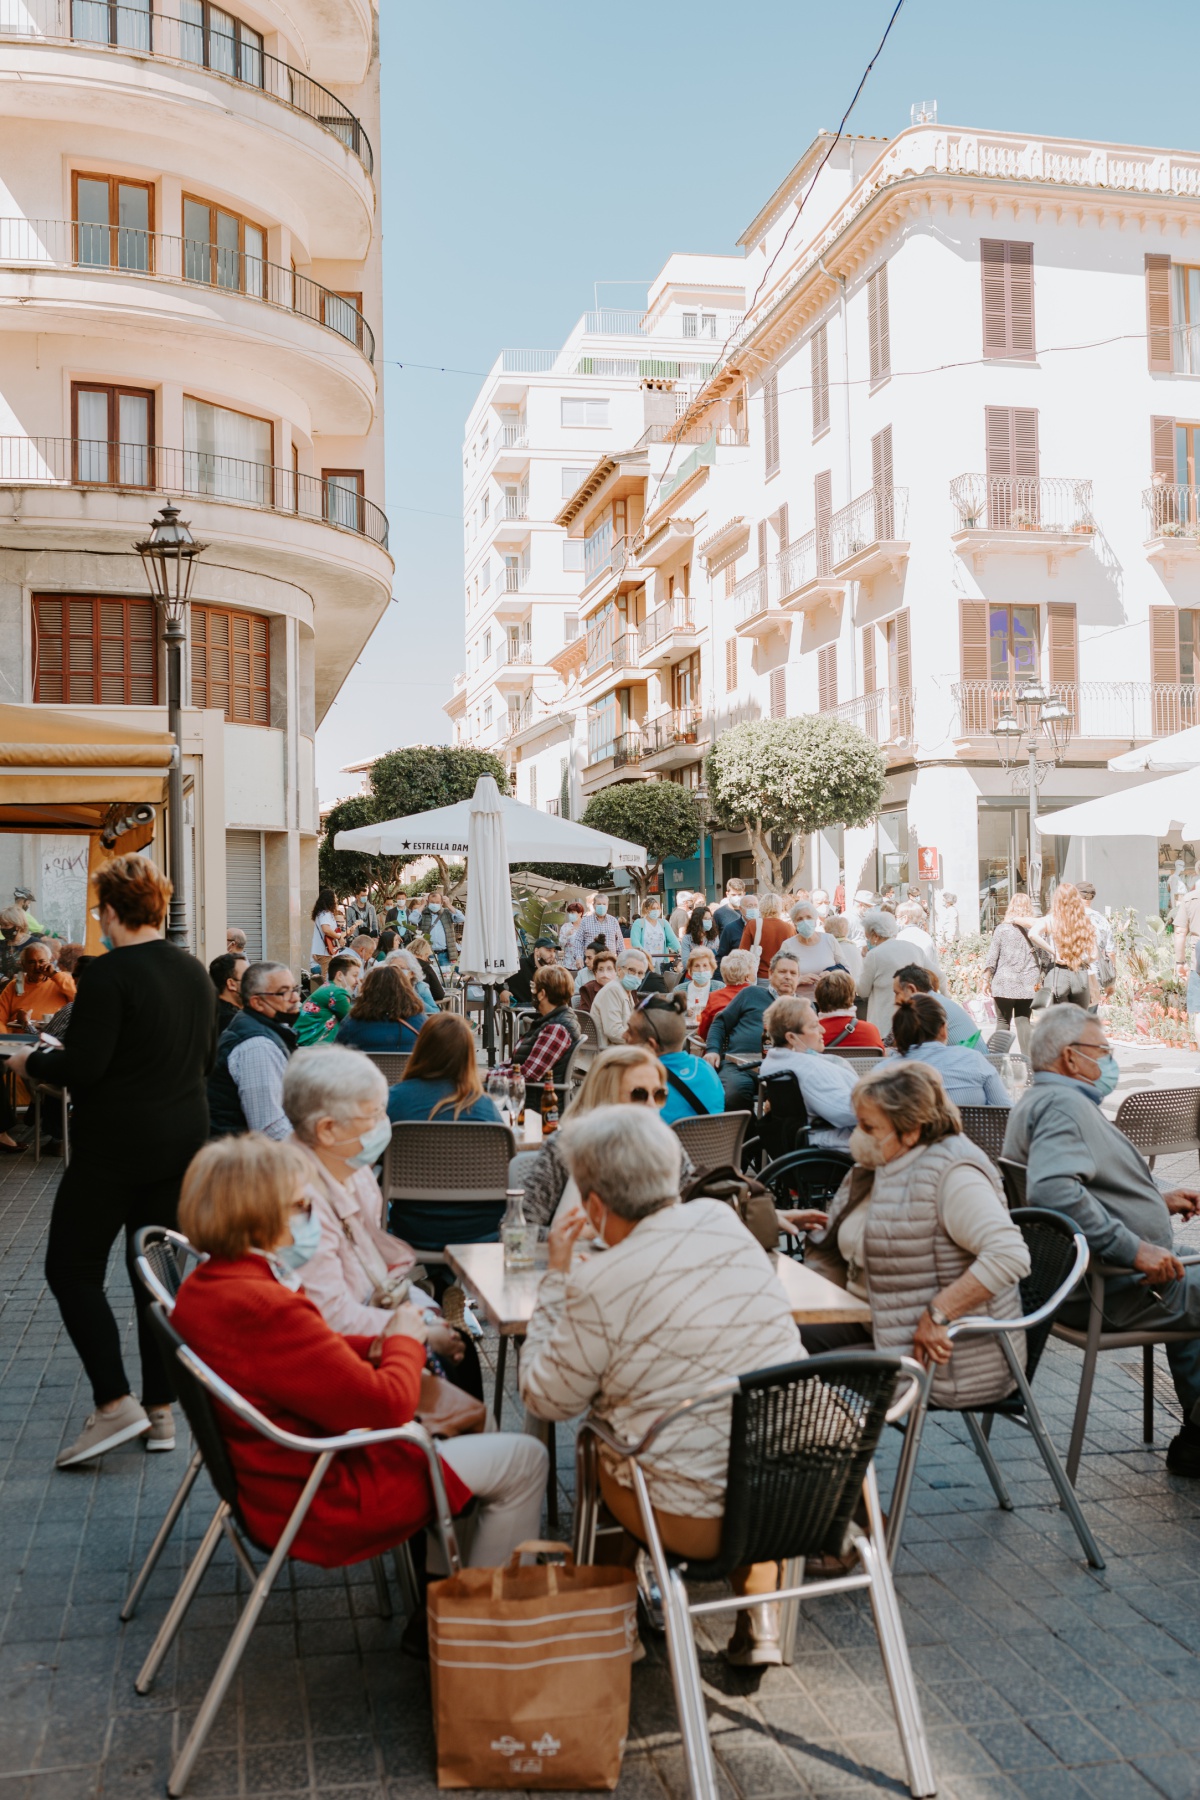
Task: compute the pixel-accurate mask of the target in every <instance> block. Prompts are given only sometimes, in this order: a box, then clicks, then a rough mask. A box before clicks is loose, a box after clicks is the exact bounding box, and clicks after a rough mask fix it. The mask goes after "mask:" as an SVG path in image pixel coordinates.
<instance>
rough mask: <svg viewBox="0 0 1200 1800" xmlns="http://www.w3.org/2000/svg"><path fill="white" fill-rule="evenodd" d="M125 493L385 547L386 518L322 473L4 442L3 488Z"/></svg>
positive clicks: (147, 452) (199, 454) (123, 446)
mask: <svg viewBox="0 0 1200 1800" xmlns="http://www.w3.org/2000/svg"><path fill="white" fill-rule="evenodd" d="M10 487H11V488H25V487H34V488H37V487H59V488H84V489H106V488H107V489H112V488H118V489H121V490H124V491H126V492H128V491H130V490H134V491H137V492H142V493H147V494H154V493H161V494H163V495H182V496H185V497H186V498H188V499H196V500H211V501H217V502H219V503H223V504H225V505H229V506H241V507H250V508H252V509H255V510H258V511H263V512H273V513H280V514H286V515H289V516H291V517H293V518H298V519H310V520H316V521H317V522H318V523H320V524H322V525H327V526H329V527H330V528H331V529H332V530H334V531H346V532H352V533H353V534H355V535H356V536H358V537H365V538H369V539H370V540H371V542H372V543H375V544H378V545H379V546H380V548H381V549H383V550H386V549H387V545H388V522H387V515H386V514H385V513H384V512H383V511H382V510H381V509H380V508H379V507H378V506H376V505H375V503H374V501H372V500H368V499H366V497H365V496H364V495H362V494H356V493H354V492H352V491H351V490H349V489H347V488H345V487H343V486H341V485H339V484H338V483H336V482H331V481H327V480H324V479H323V478H322V477H321V476H319V475H301V474H299V473H298V472H297V471H296V470H295V469H282V468H273V467H272V466H271V465H270V464H268V463H257V462H246V461H243V460H242V459H241V458H239V457H233V456H220V455H216V454H214V453H212V452H210V451H204V450H172V449H164V448H163V447H162V446H161V445H149V444H134V443H104V442H103V441H101V440H99V439H95V438H55V437H0V488H10Z"/></svg>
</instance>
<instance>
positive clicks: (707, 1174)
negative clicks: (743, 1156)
mask: <svg viewBox="0 0 1200 1800" xmlns="http://www.w3.org/2000/svg"><path fill="white" fill-rule="evenodd" d="M680 1197H681V1199H682V1200H684V1201H685V1202H686V1201H688V1200H723V1201H724V1202H725V1204H726V1206H731V1207H732V1208H733V1210H734V1212H735V1213H736V1214H737V1216H738V1218H739V1219H740V1220H741V1221H742V1224H743V1225H744V1226H745V1227H746V1230H747V1231H748V1232H749V1233H750V1236H751V1237H752V1238H753V1239H754V1240H755V1242H756V1243H758V1244H761V1245H762V1247H763V1249H764V1250H777V1249H778V1248H779V1215H778V1213H777V1212H776V1211H775V1200H774V1196H773V1195H772V1193H771V1190H770V1188H767V1187H764V1186H763V1184H762V1182H761V1181H755V1179H754V1177H753V1176H752V1175H743V1174H742V1172H741V1170H740V1169H735V1168H734V1166H733V1164H732V1163H718V1164H716V1165H715V1166H714V1167H713V1168H711V1169H697V1170H696V1172H695V1174H694V1175H693V1176H692V1179H691V1180H690V1181H689V1182H688V1184H687V1186H686V1187H685V1188H684V1190H683V1193H682V1195H681V1196H680Z"/></svg>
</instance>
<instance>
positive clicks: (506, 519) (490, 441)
mask: <svg viewBox="0 0 1200 1800" xmlns="http://www.w3.org/2000/svg"><path fill="white" fill-rule="evenodd" d="M741 274H742V264H741V261H740V259H736V258H730V257H701V256H680V257H674V258H672V260H671V262H670V263H669V264H668V265H667V268H666V269H665V270H664V271H663V274H662V276H660V278H659V280H658V281H657V282H656V283H655V284H654V286H653V288H652V289H651V290H650V294H649V296H648V304H647V307H646V308H645V309H643V310H641V311H638V312H618V311H602V312H590V313H585V314H584V315H583V317H582V318H581V319H580V320H579V322H578V324H577V325H576V327H575V329H574V330H573V331H572V332H571V334H570V336H569V337H568V339H567V341H566V343H565V344H564V345H563V347H562V349H561V350H558V351H554V350H504V351H502V352H501V354H500V356H499V357H498V359H497V361H496V363H495V365H494V367H493V368H492V369H491V371H490V372H489V374H488V377H487V380H486V382H485V383H484V386H483V388H482V389H481V391H480V394H479V396H478V398H477V400H476V402H475V405H474V406H473V408H472V410H471V413H470V416H469V418H468V420H467V427H466V434H465V438H464V447H463V514H464V528H465V569H466V668H465V671H464V673H463V674H462V675H460V676H459V677H458V680H457V681H456V683H455V689H454V693H453V696H452V698H451V699H450V700H449V702H448V703H447V705H446V712H447V714H448V715H449V717H450V719H451V721H452V725H453V732H454V740H455V742H456V743H464V744H466V743H469V744H474V745H477V746H479V747H481V748H487V749H493V750H495V751H496V752H497V753H498V754H500V755H501V756H503V757H504V758H505V759H506V760H507V761H508V763H509V765H510V767H513V768H515V770H516V793H517V797H518V798H519V799H521V800H526V801H529V802H530V803H532V804H533V805H535V806H536V805H541V806H544V807H549V808H551V809H552V810H555V811H557V810H559V809H561V810H562V811H563V813H564V814H565V815H566V816H569V817H575V818H578V817H579V815H580V811H581V809H582V807H583V805H584V804H586V798H587V792H588V788H587V786H586V784H584V783H583V779H582V778H583V772H584V767H585V765H586V763H587V757H588V752H587V732H586V723H584V722H582V721H583V715H582V714H581V711H580V705H581V701H580V689H579V682H578V679H577V677H578V672H579V666H580V662H581V659H582V657H583V655H584V652H585V634H581V627H580V614H579V596H580V591H581V588H582V587H583V585H584V584H585V583H586V582H587V581H588V579H589V577H590V576H591V575H592V573H593V569H594V563H595V558H596V555H597V550H596V546H595V545H591V546H587V547H585V546H584V545H583V544H581V543H579V542H576V541H572V540H571V539H569V538H568V537H567V536H566V535H565V534H564V531H563V528H562V526H561V524H559V523H556V520H557V519H558V517H559V514H560V512H561V509H562V507H563V502H564V500H567V499H569V498H570V497H571V496H572V495H573V494H574V493H575V492H576V489H577V488H579V486H580V484H581V483H583V482H585V481H586V480H587V478H588V477H589V476H590V474H591V472H592V470H593V468H594V467H595V465H596V464H597V462H598V460H599V459H601V458H602V457H603V456H604V455H606V454H607V453H609V452H613V451H623V450H625V449H626V448H628V447H629V446H632V445H636V444H639V443H641V444H647V443H650V442H661V441H662V438H663V437H664V435H665V433H666V432H667V430H668V429H669V428H670V427H671V426H673V425H674V422H675V420H676V418H677V417H678V416H679V414H680V413H681V412H682V410H683V409H684V408H685V407H686V406H687V404H688V403H689V401H690V400H691V399H692V398H693V397H694V396H695V395H696V394H697V393H698V391H699V389H700V387H701V384H702V382H703V381H704V379H705V378H706V377H707V376H708V375H709V374H710V373H711V372H712V370H713V368H714V366H715V364H716V360H717V357H718V354H719V352H720V350H721V347H722V345H723V344H724V343H725V341H726V339H727V337H728V335H729V332H730V331H731V330H732V329H733V327H734V325H736V323H737V321H738V319H739V318H740V317H741V314H742V311H743V307H744V296H743V290H742V285H741ZM639 522H640V514H638V515H637V516H636V517H635V516H632V515H631V516H630V517H629V518H628V519H626V518H624V516H622V517H621V518H619V519H618V529H617V532H616V540H615V541H616V544H617V552H618V553H619V551H620V550H621V549H622V548H623V546H624V543H625V541H626V539H627V538H628V539H630V540H632V536H633V534H634V532H635V531H636V529H637V526H638V524H639ZM610 548H611V546H610ZM585 553H586V556H587V558H588V562H587V566H586V567H585Z"/></svg>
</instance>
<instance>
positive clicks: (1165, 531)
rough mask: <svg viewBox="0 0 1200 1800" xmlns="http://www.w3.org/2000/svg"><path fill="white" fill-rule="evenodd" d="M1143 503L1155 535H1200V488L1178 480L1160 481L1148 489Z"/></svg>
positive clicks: (1165, 536) (1151, 531)
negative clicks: (1186, 484)
mask: <svg viewBox="0 0 1200 1800" xmlns="http://www.w3.org/2000/svg"><path fill="white" fill-rule="evenodd" d="M1142 505H1143V506H1144V507H1145V508H1146V512H1147V514H1148V516H1149V520H1150V531H1149V535H1150V536H1151V537H1152V538H1191V539H1200V488H1197V487H1186V486H1184V485H1183V484H1181V483H1179V482H1176V481H1161V482H1156V483H1155V484H1154V486H1153V487H1148V488H1146V489H1144V491H1143V493H1142Z"/></svg>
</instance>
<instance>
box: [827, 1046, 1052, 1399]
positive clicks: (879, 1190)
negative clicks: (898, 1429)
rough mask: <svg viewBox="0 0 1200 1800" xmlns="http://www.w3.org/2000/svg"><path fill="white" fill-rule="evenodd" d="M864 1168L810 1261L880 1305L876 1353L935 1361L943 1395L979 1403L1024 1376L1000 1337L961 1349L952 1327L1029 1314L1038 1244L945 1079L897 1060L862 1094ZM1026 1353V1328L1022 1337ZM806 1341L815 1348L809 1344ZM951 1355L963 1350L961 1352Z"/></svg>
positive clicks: (875, 1319) (850, 1180)
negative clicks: (1024, 1299) (1022, 1226)
mask: <svg viewBox="0 0 1200 1800" xmlns="http://www.w3.org/2000/svg"><path fill="white" fill-rule="evenodd" d="M853 1101H854V1110H855V1113H856V1115H857V1118H858V1126H857V1129H856V1130H855V1131H854V1132H853V1133H852V1135H851V1138H850V1154H851V1156H853V1158H854V1160H855V1163H856V1164H857V1167H856V1168H854V1169H853V1170H851V1172H850V1174H849V1175H848V1176H847V1177H846V1179H845V1181H844V1182H843V1183H842V1185H841V1187H840V1188H839V1190H838V1192H837V1194H836V1196H835V1197H834V1200H833V1202H832V1203H831V1205H830V1209H829V1223H828V1226H827V1227H826V1228H825V1230H824V1232H823V1233H821V1234H820V1236H819V1237H814V1239H813V1245H814V1249H815V1250H816V1255H815V1256H813V1258H812V1260H813V1262H814V1264H816V1266H818V1267H820V1268H821V1269H822V1270H823V1272H825V1273H828V1274H830V1275H832V1276H833V1277H834V1279H838V1278H839V1276H840V1278H841V1280H842V1282H843V1284H844V1285H845V1286H846V1287H847V1288H848V1289H849V1290H850V1292H851V1293H856V1294H858V1295H860V1296H861V1297H862V1298H864V1299H867V1300H869V1301H870V1305H871V1330H872V1337H873V1340H874V1344H875V1348H876V1349H877V1350H895V1351H903V1352H906V1353H908V1354H911V1355H913V1356H915V1357H916V1358H917V1360H918V1361H919V1362H921V1363H923V1364H924V1365H925V1367H926V1368H929V1367H931V1366H932V1367H933V1369H934V1378H933V1396H932V1397H933V1401H934V1404H935V1405H939V1406H953V1407H968V1408H969V1407H972V1406H982V1405H986V1404H987V1403H988V1402H990V1401H993V1400H1000V1399H1003V1397H1004V1396H1005V1395H1006V1394H1009V1393H1011V1392H1012V1390H1013V1387H1014V1386H1015V1383H1014V1382H1013V1378H1012V1373H1011V1371H1010V1369H1009V1366H1008V1363H1007V1361H1006V1360H1005V1357H1004V1351H1003V1349H1002V1348H1001V1345H1000V1343H999V1341H998V1340H997V1339H996V1338H970V1337H968V1338H963V1339H961V1340H960V1341H959V1342H958V1343H957V1344H952V1343H951V1340H950V1338H949V1336H948V1334H947V1327H948V1326H949V1325H950V1324H951V1323H952V1322H953V1321H954V1320H955V1319H961V1318H965V1317H966V1315H967V1314H968V1313H972V1314H975V1315H980V1314H985V1315H987V1316H988V1317H989V1318H993V1319H1016V1318H1019V1317H1020V1315H1021V1295H1020V1290H1019V1289H1018V1287H1017V1283H1018V1282H1019V1281H1020V1280H1021V1279H1022V1277H1023V1276H1025V1275H1028V1273H1029V1250H1028V1247H1027V1246H1026V1243H1025V1240H1024V1238H1023V1237H1022V1236H1021V1233H1020V1232H1019V1231H1018V1229H1017V1227H1016V1226H1015V1225H1014V1224H1013V1222H1012V1220H1011V1218H1010V1217H1009V1215H1008V1210H1007V1208H1006V1206H1005V1203H1004V1193H1003V1189H1002V1187H1001V1184H1000V1178H999V1175H998V1174H997V1172H996V1170H995V1168H994V1167H993V1165H992V1164H991V1162H990V1161H989V1160H988V1158H987V1156H986V1155H985V1154H984V1152H983V1151H982V1150H981V1149H979V1147H978V1145H976V1144H974V1143H972V1142H971V1140H970V1138H968V1137H965V1136H964V1135H963V1129H962V1121H961V1119H960V1118H959V1114H958V1108H957V1107H956V1106H955V1105H954V1103H953V1102H952V1101H951V1100H949V1099H947V1097H946V1090H945V1088H944V1087H943V1086H942V1081H941V1077H940V1076H939V1075H937V1074H936V1073H935V1072H934V1071H933V1070H932V1069H930V1068H928V1067H926V1066H925V1065H923V1064H921V1063H907V1062H906V1063H904V1064H903V1065H901V1066H888V1067H885V1068H882V1069H880V1070H879V1072H878V1073H877V1074H872V1075H869V1076H867V1077H866V1079H865V1080H863V1081H860V1082H859V1084H858V1086H857V1087H856V1088H855V1090H854V1095H853ZM1012 1339H1013V1345H1014V1348H1015V1349H1016V1352H1017V1355H1018V1356H1020V1357H1022V1358H1023V1357H1024V1348H1025V1347H1024V1333H1023V1332H1014V1333H1012ZM805 1342H806V1344H807V1347H808V1348H810V1349H812V1348H814V1347H815V1346H814V1345H813V1344H811V1343H809V1341H808V1335H807V1333H806V1334H805ZM952 1350H953V1355H951V1351H952Z"/></svg>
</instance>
